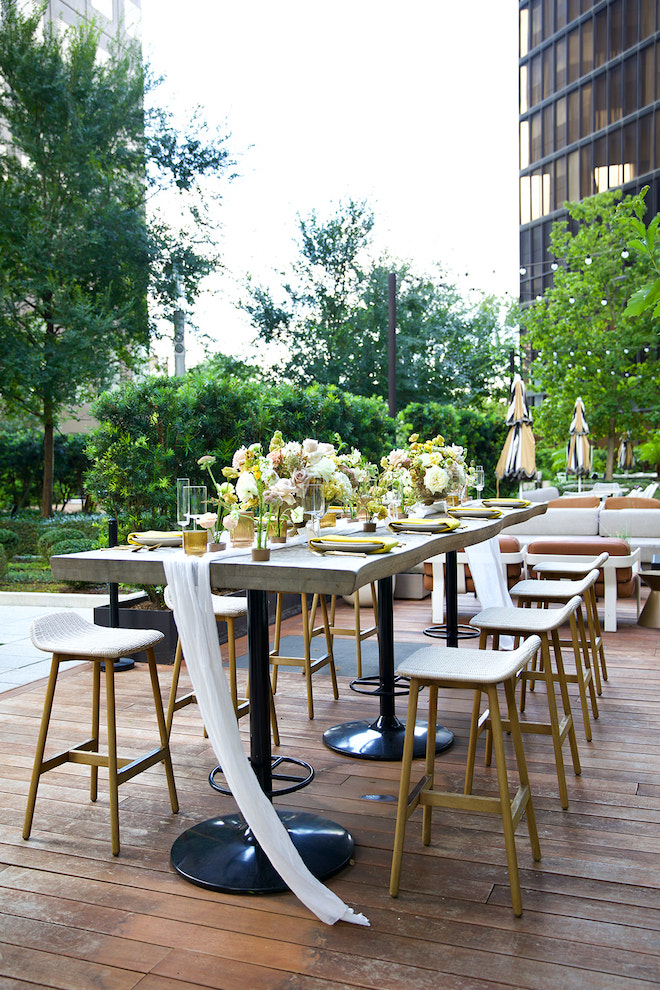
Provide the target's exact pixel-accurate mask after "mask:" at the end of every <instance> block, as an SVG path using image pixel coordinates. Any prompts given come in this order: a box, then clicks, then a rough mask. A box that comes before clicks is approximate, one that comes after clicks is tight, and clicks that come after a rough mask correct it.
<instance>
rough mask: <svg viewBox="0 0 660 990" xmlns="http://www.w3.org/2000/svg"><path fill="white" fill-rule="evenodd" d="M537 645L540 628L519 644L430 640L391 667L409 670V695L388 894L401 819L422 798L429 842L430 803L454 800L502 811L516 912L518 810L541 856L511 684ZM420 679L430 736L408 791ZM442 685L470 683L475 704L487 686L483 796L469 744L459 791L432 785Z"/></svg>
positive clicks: (456, 805)
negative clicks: (490, 785) (488, 786)
mask: <svg viewBox="0 0 660 990" xmlns="http://www.w3.org/2000/svg"><path fill="white" fill-rule="evenodd" d="M540 645H541V640H540V639H539V638H538V636H532V637H530V638H529V639H528V640H526V641H525V642H524V643H523V644H522V645H521V646H519V647H518V649H517V650H513V651H507V652H505V651H499V650H473V649H460V650H457V649H454V648H452V647H447V646H429V647H425V648H424V649H421V650H417V652H416V653H413V654H412V656H410V657H408V659H407V660H404V662H403V663H402V664H401V665H400V666H399V668H398V670H397V674H399V675H401V676H403V677H409V678H410V697H409V699H408V714H407V718H406V736H405V741H404V747H403V760H402V763H401V783H400V787H399V804H398V809H397V817H396V831H395V836H394V852H393V855H392V872H391V876H390V894H391V895H392V897H397V896H398V893H399V881H400V878H401V859H402V856H403V843H404V839H405V832H406V824H407V822H408V819H409V818H410V816H411V814H412V813H413V811H414V810H415V809H416V808H417V807H418V805H420V804H421V805H422V808H423V809H424V810H423V817H422V842H423V843H424V845H425V846H428V845H429V843H430V841H431V816H432V809H433V808H453V809H457V810H460V811H470V812H488V813H490V814H495V815H500V816H501V818H502V826H503V829H504V844H505V847H506V857H507V865H508V869H509V884H510V886H511V902H512V906H513V913H514V914H515V915H516V916H520V915H521V914H522V898H521V894H520V878H519V875H518V859H517V856H516V844H515V831H516V828H517V826H518V823H519V822H520V819H521V818H522V816H523V814H525V815H526V819H527V829H528V831H529V839H530V843H531V846H532V856H533V857H534V859H535V860H537V861H538V860H539V859H540V858H541V849H540V846H539V839H538V834H537V830H536V818H535V815H534V806H533V804H532V795H531V791H530V787H529V776H528V774H527V764H526V762H525V752H524V749H523V742H522V735H521V732H520V729H521V726H520V723H519V721H518V713H517V711H516V699H515V685H516V677H517V676H518V674H519V673H520V672H521V671H522V670H524V669H525V667H526V666H527V664H528V663H529V662H530V660H531V659H532V658H533V657H534V655H535V654H536V651H537V650H538V648H539V647H540ZM498 685H502V686H503V687H504V693H505V697H506V704H507V708H508V713H509V718H508V719H507V720H506V721H503V720H502V719H501V718H500V705H499V700H498V694H497V688H498ZM423 687H428V688H429V714H428V731H427V737H426V738H427V740H429V741H430V744H429V745H428V746H427V750H426V765H425V770H424V775H423V777H422V778H421V780H420V781H419V782H418V783H417V784H416V785H415V787H413V789H412V790H411V791H410V792H409V788H410V775H411V767H412V755H413V742H414V736H415V731H414V730H415V719H416V717H417V701H418V696H419V692H420V690H421V689H422V688H423ZM440 687H442V688H473V689H474V691H475V699H476V701H475V704H476V707H477V710H478V709H479V700H480V699H481V695H482V694H485V695H486V696H487V698H488V706H489V712H490V726H491V733H492V739H493V746H494V749H495V763H496V765H497V782H498V788H499V796H498V797H487V796H482V795H476V794H472V793H471V791H472V775H473V768H474V755H475V754H474V749H470V750H469V751H468V766H467V771H466V786H465V790H464V793H463V794H457V793H454V792H449V791H440V790H435V789H434V786H433V783H434V766H435V725H436V720H437V708H438V688H440ZM505 725H506V726H507V727H508V729H509V731H510V732H511V740H512V742H513V749H514V753H515V757H516V763H517V765H518V777H519V781H520V784H519V787H518V790H517V793H516V795H515V797H514V798H513V799H511V795H510V793H509V782H508V778H507V769H506V758H505V753H504V736H503V728H504V726H505ZM468 782H469V784H468Z"/></svg>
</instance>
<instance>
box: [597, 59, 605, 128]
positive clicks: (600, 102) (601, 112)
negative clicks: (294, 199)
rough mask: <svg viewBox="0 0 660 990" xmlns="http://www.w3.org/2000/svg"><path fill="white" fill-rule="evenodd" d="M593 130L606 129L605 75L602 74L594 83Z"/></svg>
mask: <svg viewBox="0 0 660 990" xmlns="http://www.w3.org/2000/svg"><path fill="white" fill-rule="evenodd" d="M594 91H595V98H594V128H595V130H597V131H600V130H601V129H602V128H603V127H607V75H606V73H604V72H603V74H602V75H600V76H598V77H597V78H596V80H595V82H594Z"/></svg>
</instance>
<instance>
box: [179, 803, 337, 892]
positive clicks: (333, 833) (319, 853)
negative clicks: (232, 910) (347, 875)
mask: <svg viewBox="0 0 660 990" xmlns="http://www.w3.org/2000/svg"><path fill="white" fill-rule="evenodd" d="M277 814H278V815H279V818H280V820H281V821H282V823H283V824H284V826H285V828H286V830H287V832H288V833H289V835H290V837H291V841H292V842H293V844H294V846H295V847H296V849H297V850H298V852H299V853H300V856H301V857H302V860H303V862H304V863H305V866H307V868H308V869H309V870H310V872H311V873H313V874H314V876H315V877H316V878H317V879H319V880H324V879H325V878H326V877H331V876H333V875H334V874H335V873H338V872H339V871H340V870H342V869H343V868H344V867H345V866H347V865H348V863H349V862H350V860H351V857H352V855H353V837H352V836H351V834H350V833H349V832H347V831H346V829H344V828H342V827H341V825H338V824H337V823H336V822H332V821H330V820H329V819H327V818H321V817H320V816H319V815H310V814H308V813H307V812H304V811H279V810H278V812H277ZM170 859H171V862H172V866H173V867H174V869H175V870H176V871H177V873H180V874H181V876H182V877H184V878H185V879H186V880H189V881H190V883H194V884H197V886H198V887H205V888H206V889H207V890H217V891H221V892H222V893H225V894H274V893H279V892H281V891H283V890H288V887H287V885H286V884H285V883H284V881H283V880H282V878H281V877H280V875H279V873H277V872H276V870H275V869H274V868H273V866H272V865H271V863H270V860H269V859H268V857H267V856H266V854H265V853H264V852H263V850H262V848H261V846H260V845H259V843H258V842H257V841H256V839H255V838H254V836H253V834H252V832H251V831H250V829H249V828H248V826H247V824H246V822H245V819H244V818H243V816H242V815H239V814H233V815H225V816H224V817H222V818H210V819H209V820H208V821H205V822H200V824H199V825H193V826H192V828H189V829H187V830H186V831H185V832H184V833H183V834H182V835H180V836H179V838H178V839H177V840H176V842H175V843H174V845H173V846H172V851H171V853H170Z"/></svg>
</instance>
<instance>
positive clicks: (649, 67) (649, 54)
mask: <svg viewBox="0 0 660 990" xmlns="http://www.w3.org/2000/svg"><path fill="white" fill-rule="evenodd" d="M654 100H655V45H648V46H647V47H646V48H643V49H642V51H641V52H640V53H639V101H640V106H642V107H647V106H649V105H650V104H651V103H653V101H654Z"/></svg>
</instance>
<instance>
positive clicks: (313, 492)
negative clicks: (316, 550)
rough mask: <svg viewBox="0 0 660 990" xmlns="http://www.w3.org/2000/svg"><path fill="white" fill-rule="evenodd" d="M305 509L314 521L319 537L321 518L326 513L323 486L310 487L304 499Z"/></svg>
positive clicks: (314, 527)
mask: <svg viewBox="0 0 660 990" xmlns="http://www.w3.org/2000/svg"><path fill="white" fill-rule="evenodd" d="M303 509H304V510H305V512H306V513H307V515H308V516H309V517H310V518H311V520H312V528H313V529H314V532H315V533H316V535H317V536H319V535H320V533H321V516H322V515H324V513H325V497H324V495H323V486H322V485H315V484H312V485H308V486H307V491H306V492H305V495H304V498H303Z"/></svg>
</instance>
